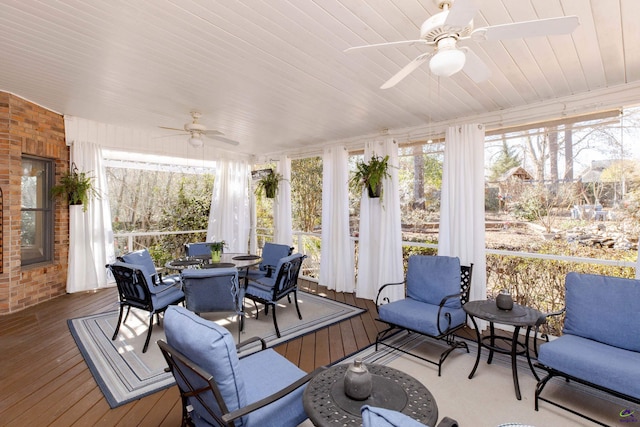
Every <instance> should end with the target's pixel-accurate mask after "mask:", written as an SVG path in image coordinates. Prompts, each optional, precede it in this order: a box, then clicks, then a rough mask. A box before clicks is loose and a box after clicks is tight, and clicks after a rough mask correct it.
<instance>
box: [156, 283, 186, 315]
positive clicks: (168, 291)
mask: <svg viewBox="0 0 640 427" xmlns="http://www.w3.org/2000/svg"><path fill="white" fill-rule="evenodd" d="M152 288H156V289H154V290H153V292H152V293H151V301H152V303H153V308H154V309H155V310H156V311H158V310H162V309H164V308H165V307H167V306H168V305H170V304H177V303H178V301H180V300H182V298H184V293H183V292H182V290H181V289H180V288H178V287H176V286H162V285H161V286H152ZM158 288H161V289H158Z"/></svg>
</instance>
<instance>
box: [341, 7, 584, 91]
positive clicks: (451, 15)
mask: <svg viewBox="0 0 640 427" xmlns="http://www.w3.org/2000/svg"><path fill="white" fill-rule="evenodd" d="M435 1H436V2H437V4H438V7H439V8H440V9H442V12H439V13H437V14H435V15H433V16H432V17H430V18H429V19H427V20H426V21H424V22H423V23H422V26H421V27H420V38H419V39H418V40H402V41H396V42H389V43H378V44H370V45H364V46H354V47H350V48H349V49H346V50H345V52H349V51H353V50H356V49H363V48H371V47H376V48H378V47H387V46H397V45H403V44H408V45H413V44H424V45H427V46H431V47H433V48H434V49H433V50H432V51H431V52H427V53H423V54H421V55H419V56H418V57H416V58H415V59H414V60H413V61H411V62H409V63H408V64H407V65H406V66H405V67H404V68H402V69H401V70H400V71H399V72H398V73H396V74H395V75H394V76H393V77H391V78H390V79H389V80H387V81H386V82H385V83H384V84H383V85H382V86H380V88H381V89H388V88H390V87H393V86H395V85H396V84H398V83H399V82H400V81H401V80H402V79H404V78H405V77H407V76H408V75H409V74H411V73H412V72H413V71H415V70H416V69H417V68H418V67H420V65H422V64H423V63H425V62H427V61H429V68H430V70H431V72H432V73H433V74H435V75H436V76H441V77H449V76H452V75H454V74H455V73H457V72H459V71H464V73H465V74H466V75H468V76H469V77H470V78H471V79H472V80H473V81H475V82H482V81H484V80H487V79H488V78H489V76H490V75H491V71H490V70H489V67H487V65H486V64H485V63H484V62H483V61H482V60H481V59H480V57H479V56H477V55H476V54H475V53H474V52H473V51H472V50H471V49H469V48H468V47H464V46H459V44H463V43H464V42H465V41H467V40H474V41H477V42H482V41H498V40H507V39H515V38H525V37H538V36H551V35H557V34H570V33H571V32H573V30H575V29H576V28H577V27H578V25H579V24H580V23H579V21H578V17H577V16H562V17H558V18H549V19H538V20H534V21H524V22H514V23H511V24H502V25H492V26H489V27H482V28H476V29H473V17H474V16H475V14H476V12H477V11H478V7H477V6H476V1H475V0H455V2H454V0H435Z"/></svg>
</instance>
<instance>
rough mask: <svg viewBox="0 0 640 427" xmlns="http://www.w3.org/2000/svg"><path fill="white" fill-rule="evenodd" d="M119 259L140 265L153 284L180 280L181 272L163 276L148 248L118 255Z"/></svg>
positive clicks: (171, 283) (174, 282)
mask: <svg viewBox="0 0 640 427" xmlns="http://www.w3.org/2000/svg"><path fill="white" fill-rule="evenodd" d="M118 260H120V261H122V262H126V263H129V264H135V265H138V266H140V268H142V270H143V271H144V272H145V274H147V275H148V277H149V284H151V285H155V286H158V285H176V284H178V283H179V282H180V275H179V274H170V275H164V276H163V275H162V272H161V271H158V269H157V268H156V266H155V264H154V263H153V258H151V254H150V253H149V251H148V250H147V249H140V250H137V251H133V252H129V253H127V254H124V255H121V256H119V257H118Z"/></svg>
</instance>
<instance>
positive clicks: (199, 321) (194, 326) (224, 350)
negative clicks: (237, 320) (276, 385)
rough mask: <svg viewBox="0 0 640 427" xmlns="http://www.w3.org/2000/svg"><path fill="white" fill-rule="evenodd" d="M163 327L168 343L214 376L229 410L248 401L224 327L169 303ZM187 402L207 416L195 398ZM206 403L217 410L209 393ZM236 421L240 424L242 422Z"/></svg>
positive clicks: (233, 343)
mask: <svg viewBox="0 0 640 427" xmlns="http://www.w3.org/2000/svg"><path fill="white" fill-rule="evenodd" d="M164 330H165V334H166V337H167V342H168V343H169V345H171V346H172V347H174V348H175V349H176V350H178V351H179V352H181V353H182V354H184V355H185V356H187V358H189V359H190V360H191V361H193V362H194V363H196V364H197V365H199V366H200V367H201V368H203V369H204V370H205V371H207V372H208V373H209V374H211V375H212V376H213V378H214V379H215V381H216V383H217V384H218V387H219V389H220V393H221V395H222V397H223V399H224V401H225V404H226V405H227V409H228V410H229V411H234V410H236V409H238V408H240V407H243V406H245V405H246V404H247V401H246V392H245V385H244V381H243V380H242V377H241V376H240V375H239V369H238V366H239V365H238V354H237V352H236V345H235V342H234V340H233V337H232V336H231V333H230V332H229V331H228V330H227V329H225V328H224V327H222V326H219V325H217V324H216V323H214V322H211V321H209V320H206V319H203V318H201V317H199V316H197V315H196V314H195V313H192V312H191V311H189V310H187V309H186V308H184V307H180V306H170V307H169V308H168V309H167V311H166V313H165V316H164ZM176 380H177V379H176ZM200 385H202V383H200ZM190 402H191V404H192V405H194V407H195V409H196V411H197V412H198V414H199V415H200V416H203V417H205V418H208V419H210V417H209V416H208V414H205V413H204V411H202V410H198V409H199V408H198V406H199V404H197V403H196V401H195V399H190ZM207 404H208V406H209V407H210V408H215V410H216V412H217V413H219V412H220V411H219V409H218V407H217V404H216V403H215V399H214V397H213V395H212V394H210V393H209V395H208V397H207ZM210 422H213V421H210ZM214 424H215V423H214ZM236 424H237V425H242V422H240V423H236Z"/></svg>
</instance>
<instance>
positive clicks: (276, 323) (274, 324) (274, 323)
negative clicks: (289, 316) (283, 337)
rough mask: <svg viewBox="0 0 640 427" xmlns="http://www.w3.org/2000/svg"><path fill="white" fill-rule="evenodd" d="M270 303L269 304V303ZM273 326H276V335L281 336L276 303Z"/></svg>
mask: <svg viewBox="0 0 640 427" xmlns="http://www.w3.org/2000/svg"><path fill="white" fill-rule="evenodd" d="M267 305H268V304H267ZM273 326H275V327H276V335H277V337H278V338H280V329H279V328H278V321H277V320H276V305H275V304H274V305H273Z"/></svg>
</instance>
